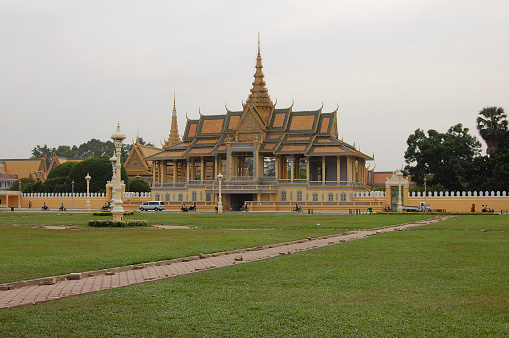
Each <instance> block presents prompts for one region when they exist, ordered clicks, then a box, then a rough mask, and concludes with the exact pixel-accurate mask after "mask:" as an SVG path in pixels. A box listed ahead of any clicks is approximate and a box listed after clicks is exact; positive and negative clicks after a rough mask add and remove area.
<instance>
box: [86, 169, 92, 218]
mask: <svg viewBox="0 0 509 338" xmlns="http://www.w3.org/2000/svg"><path fill="white" fill-rule="evenodd" d="M91 178H92V177H90V174H89V173H87V176H85V179H86V180H87V204H86V209H87V211H90V179H91Z"/></svg>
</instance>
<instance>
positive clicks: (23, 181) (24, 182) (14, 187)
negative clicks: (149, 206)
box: [9, 177, 35, 192]
mask: <svg viewBox="0 0 509 338" xmlns="http://www.w3.org/2000/svg"><path fill="white" fill-rule="evenodd" d="M19 182H21V191H23V189H24V188H25V186H26V185H28V184H33V183H35V180H34V179H33V178H31V177H24V178H19V179H17V180H16V181H14V182H13V183H12V186H11V187H10V188H9V190H10V191H18V190H19ZM23 192H24V191H23Z"/></svg>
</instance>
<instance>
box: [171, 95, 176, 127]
mask: <svg viewBox="0 0 509 338" xmlns="http://www.w3.org/2000/svg"><path fill="white" fill-rule="evenodd" d="M171 115H177V108H176V106H175V91H173V112H172V113H171ZM172 123H173V121H172Z"/></svg>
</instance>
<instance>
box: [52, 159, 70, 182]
mask: <svg viewBox="0 0 509 338" xmlns="http://www.w3.org/2000/svg"><path fill="white" fill-rule="evenodd" d="M76 164H77V162H65V163H62V164H60V165H57V166H56V167H55V168H53V169H51V171H50V172H49V174H48V177H47V179H48V180H49V179H52V178H59V177H64V178H66V179H67V177H69V173H70V172H71V169H72V168H73V167H74V166H75V165H76Z"/></svg>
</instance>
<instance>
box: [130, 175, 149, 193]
mask: <svg viewBox="0 0 509 338" xmlns="http://www.w3.org/2000/svg"><path fill="white" fill-rule="evenodd" d="M151 190H152V189H151V188H150V185H149V184H148V183H147V182H146V181H144V180H142V179H141V178H134V179H132V180H130V181H129V191H132V192H150V191H151Z"/></svg>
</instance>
